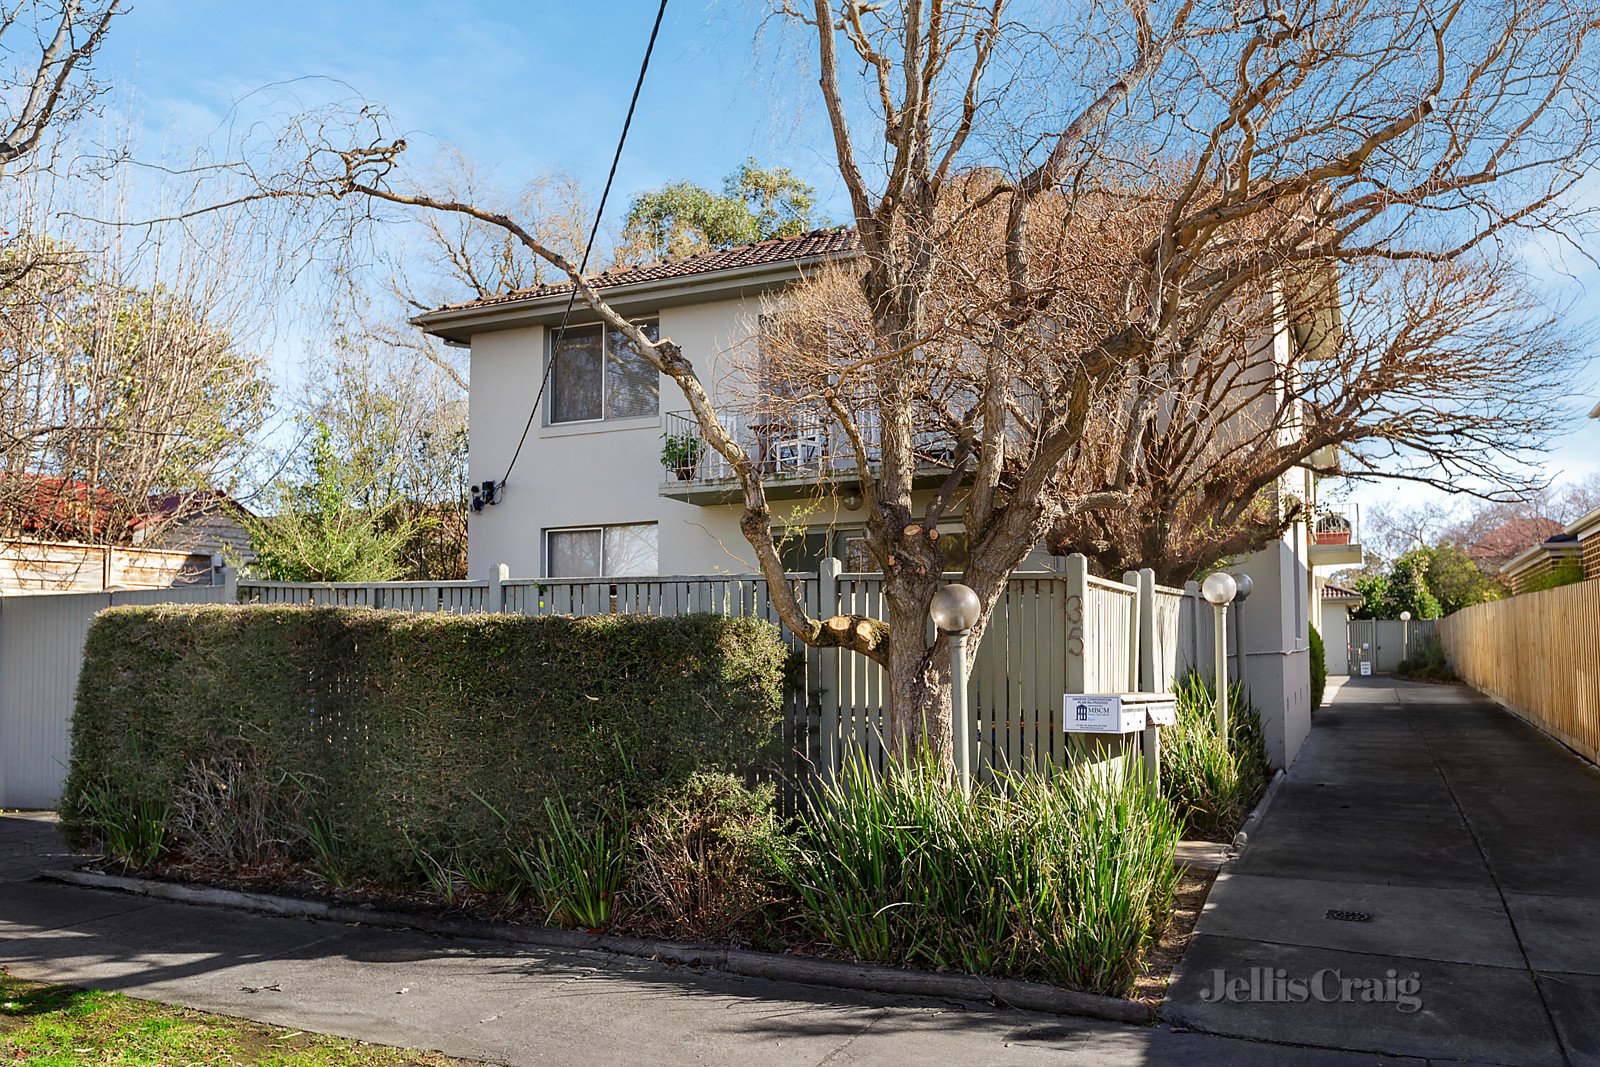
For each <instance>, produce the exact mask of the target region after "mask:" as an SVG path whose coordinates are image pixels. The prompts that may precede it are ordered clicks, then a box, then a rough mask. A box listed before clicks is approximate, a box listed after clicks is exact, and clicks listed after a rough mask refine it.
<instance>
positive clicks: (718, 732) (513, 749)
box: [63, 608, 1265, 1017]
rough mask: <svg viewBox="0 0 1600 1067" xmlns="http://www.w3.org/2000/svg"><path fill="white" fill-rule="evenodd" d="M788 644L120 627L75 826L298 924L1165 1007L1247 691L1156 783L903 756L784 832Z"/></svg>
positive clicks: (1206, 720) (609, 626) (73, 815)
mask: <svg viewBox="0 0 1600 1067" xmlns="http://www.w3.org/2000/svg"><path fill="white" fill-rule="evenodd" d="M784 652H785V650H784V648H783V646H782V644H781V642H780V641H779V640H778V638H777V635H776V631H774V630H773V629H772V628H771V627H767V626H765V625H764V624H752V623H750V622H748V620H744V621H741V620H724V619H720V618H715V617H709V616H698V617H696V616H689V617H680V618H674V619H650V618H644V617H638V616H632V617H630V616H614V617H607V618H604V619H598V620H596V619H564V618H560V617H551V618H536V619H524V618H517V617H495V618H487V619H486V618H476V617H468V618H459V619H455V618H451V617H418V616H406V615H403V614H399V613H384V612H373V611H350V610H338V609H313V610H306V609H238V608H232V609H229V608H191V609H143V610H129V609H119V610H113V611H111V612H109V613H104V614H102V615H101V616H100V617H99V618H98V619H97V621H96V623H95V626H94V628H93V629H92V630H91V633H90V635H89V640H88V643H87V646H86V660H85V666H84V670H83V674H82V680H81V682H80V690H79V703H78V710H77V714H76V716H75V718H74V746H73V765H72V772H71V776H70V780H69V786H68V790H67V795H66V797H65V798H64V802H63V828H64V829H65V830H66V832H67V833H68V835H69V840H71V841H72V843H74V844H76V845H86V846H92V847H93V848H95V849H96V850H97V851H98V852H99V853H100V854H101V855H102V856H104V857H106V858H107V860H108V861H109V865H108V866H107V868H106V869H107V871H116V872H117V873H119V874H126V875H136V876H142V877H153V878H156V879H165V880H168V883H167V884H171V885H175V886H176V885H185V884H187V885H194V884H203V885H211V886H215V887H220V888H222V889H224V890H228V891H241V892H245V893H258V894H270V896H271V898H272V899H273V900H274V901H276V902H277V903H275V904H273V905H272V907H275V908H279V909H281V908H283V907H285V906H286V905H284V904H283V903H282V902H283V901H284V900H285V899H297V900H299V901H302V902H304V904H305V907H306V909H309V910H307V911H306V913H308V914H310V913H314V912H315V913H321V914H324V915H327V916H329V917H338V916H357V917H358V918H359V916H362V915H370V914H372V913H374V912H377V911H382V912H384V913H386V914H392V915H396V916H402V917H403V916H411V917H412V920H411V921H412V922H413V924H417V923H420V924H423V925H425V926H427V925H429V924H431V926H433V927H437V926H438V925H439V924H440V923H446V924H450V923H461V922H473V923H485V922H487V923H491V924H497V925H499V926H503V927H505V929H506V930H510V931H516V932H519V933H518V936H520V937H523V938H541V939H545V941H548V940H549V939H551V938H554V939H555V940H556V942H557V943H561V944H566V943H567V942H568V941H570V940H571V939H572V938H577V939H578V941H579V942H581V943H583V944H589V945H599V946H600V947H606V946H610V948H611V950H615V951H623V950H624V949H623V948H620V947H618V946H624V945H635V946H637V945H641V944H647V945H649V946H652V947H651V948H650V951H649V952H648V953H646V954H667V955H669V956H671V957H673V958H677V957H681V956H683V954H684V953H685V952H689V953H695V952H698V953H700V954H701V955H705V954H708V953H709V954H711V955H713V956H715V957H716V958H718V959H720V960H723V961H725V962H726V961H736V960H744V961H745V962H744V963H742V964H739V965H740V966H747V967H751V968H756V971H755V972H751V973H765V971H766V970H770V969H772V967H773V966H775V965H774V964H772V963H771V961H772V960H773V959H780V960H782V959H787V960H791V961H792V960H804V961H805V963H806V966H807V967H810V968H812V969H813V970H815V969H816V968H822V969H823V970H825V971H828V973H830V974H835V975H844V976H846V977H848V978H849V982H850V983H858V982H860V981H866V980H867V979H863V978H861V977H860V976H861V975H863V974H865V975H871V976H875V977H873V978H871V981H873V982H879V983H882V982H890V984H891V985H894V984H895V983H898V986H897V988H899V987H903V986H904V985H905V983H907V982H922V981H924V979H927V980H932V979H933V978H944V977H949V978H950V980H951V981H952V982H956V983H957V984H960V983H967V985H965V986H963V987H962V988H965V989H967V990H968V991H969V993H970V992H971V991H972V990H982V989H993V988H997V987H998V985H999V984H1002V983H1007V982H1020V983H1022V986H1025V987H1027V988H1028V989H1031V990H1034V992H1031V993H1027V994H1025V995H1026V996H1028V997H1031V998H1032V999H1033V1000H1034V1001H1037V1002H1038V1003H1040V1004H1045V1003H1053V1002H1066V1003H1077V1002H1079V1001H1080V1000H1081V999H1082V998H1083V997H1098V998H1100V999H1101V1000H1104V999H1105V998H1112V1000H1111V1001H1109V1002H1110V1003H1115V1004H1118V1005H1122V1006H1123V1007H1121V1008H1118V1009H1117V1010H1119V1011H1128V1010H1132V1011H1133V1013H1134V1015H1135V1016H1138V1017H1144V1015H1147V1014H1148V1011H1147V1008H1148V1002H1150V1001H1151V1000H1152V999H1154V998H1156V997H1159V990H1160V989H1161V988H1162V987H1163V986H1164V984H1165V980H1166V979H1165V975H1166V973H1167V971H1169V970H1170V965H1171V962H1172V961H1174V960H1175V959H1176V956H1177V955H1178V954H1181V950H1182V945H1183V944H1184V943H1185V942H1186V940H1187V933H1188V929H1189V928H1190V927H1192V923H1193V916H1194V914H1196V913H1197V911H1198V907H1199V904H1200V902H1202V901H1203V899H1204V893H1205V888H1206V886H1207V885H1208V884H1209V878H1207V877H1193V878H1188V879H1185V878H1184V877H1182V876H1181V872H1180V870H1179V869H1178V867H1177V866H1176V865H1175V854H1176V852H1177V848H1178V844H1179V839H1180V837H1181V836H1182V835H1183V834H1184V830H1185V827H1186V826H1187V827H1188V828H1189V831H1190V833H1191V835H1193V836H1211V837H1218V836H1220V838H1221V839H1224V840H1226V839H1229V838H1231V835H1232V833H1233V831H1234V830H1235V829H1236V828H1237V825H1238V823H1239V822H1240V821H1242V819H1243V818H1244V816H1245V815H1246V814H1247V812H1248V810H1249V808H1250V806H1251V805H1252V804H1253V803H1254V801H1255V799H1256V798H1257V797H1258V796H1259V795H1260V790H1261V786H1262V785H1263V784H1264V780H1265V762H1264V755H1263V751H1262V744H1261V741H1260V727H1259V722H1258V719H1257V716H1256V715H1255V714H1254V712H1253V709H1250V708H1249V706H1248V703H1247V702H1246V701H1244V700H1243V695H1242V693H1237V692H1236V694H1235V699H1234V705H1235V708H1236V711H1235V715H1234V717H1233V719H1232V720H1231V722H1232V730H1231V731H1230V734H1231V736H1230V737H1229V739H1228V740H1227V742H1226V743H1224V741H1223V739H1222V738H1221V737H1220V736H1219V735H1218V732H1217V731H1216V729H1215V726H1214V716H1212V715H1211V713H1210V711H1209V708H1210V699H1209V696H1208V694H1207V693H1206V691H1205V688H1204V687H1203V686H1202V685H1200V684H1199V683H1198V682H1195V681H1193V680H1190V681H1189V682H1187V683H1185V685H1183V686H1181V687H1180V689H1179V694H1178V696H1179V701H1178V702H1179V717H1178V723H1177V725H1176V726H1175V727H1174V728H1172V729H1170V730H1169V731H1168V740H1169V744H1168V746H1167V750H1168V752H1169V753H1170V757H1171V758H1170V762H1168V761H1164V767H1163V778H1162V782H1163V787H1162V789H1161V790H1160V791H1157V790H1155V789H1153V788H1151V787H1149V786H1148V785H1147V784H1145V783H1144V782H1143V780H1142V779H1141V777H1140V776H1139V775H1137V774H1132V773H1130V774H1122V773H1119V772H1118V768H1117V766H1116V765H1115V764H1109V763H1108V764H1094V763H1084V764H1078V765H1073V766H1068V767H1064V768H1063V767H1052V768H1044V769H1026V768H1025V769H1023V770H1020V771H1018V772H1017V773H1016V774H1014V775H1010V776H1007V777H1005V778H1004V780H1001V781H997V782H995V783H992V784H990V785H986V786H982V787H978V788H974V789H972V790H971V791H970V792H968V791H966V790H963V789H960V788H957V786H956V785H955V783H954V782H952V780H951V778H950V774H949V768H948V765H947V764H946V763H944V762H941V761H940V760H938V759H937V758H936V757H933V756H932V755H931V754H922V755H912V754H907V755H906V756H904V757H902V758H900V759H897V760H891V761H889V762H888V763H887V764H886V765H884V766H869V765H868V764H867V763H865V762H862V761H860V760H850V761H847V762H846V763H845V765H844V767H843V768H842V769H840V770H839V771H838V772H837V773H835V774H834V775H832V776H831V777H829V778H827V779H821V780H810V781H808V782H805V783H796V789H797V793H798V794H799V795H803V796H804V797H805V798H806V800H805V802H803V803H801V804H800V805H799V809H798V811H796V812H795V813H794V814H793V815H792V816H787V817H783V818H780V816H779V814H778V810H777V806H776V805H775V803H774V795H775V794H774V789H773V787H772V785H771V784H767V785H751V784H750V782H751V772H752V771H754V770H758V769H759V766H760V761H761V760H763V759H765V758H768V757H769V756H770V754H771V751H772V743H773V740H774V738H775V728H776V725H777V722H778V720H779V718H780V715H779V707H778V704H779V700H780V695H781V692H782V684H781V683H782V677H781V676H782V672H783V669H784V662H783V661H784ZM530 679H534V680H535V681H530ZM141 884H145V883H141ZM154 884H162V883H154ZM243 906H251V905H250V904H249V903H248V902H247V903H245V904H244V905H243ZM330 909H332V910H330ZM344 921H349V920H348V919H346V920H344ZM363 921H364V920H363ZM586 938H588V939H592V938H600V939H601V942H594V941H592V940H590V941H585V940H584V939H586ZM602 942H603V944H602ZM685 946H689V947H688V948H686V947H685ZM747 957H748V958H747ZM729 966H732V964H729ZM886 975H892V976H895V977H894V978H893V979H892V981H891V980H890V979H888V978H886V977H885V976H886ZM851 976H854V977H851ZM789 977H793V978H795V979H796V980H802V981H804V980H821V981H824V982H825V984H826V982H831V981H833V980H834V979H808V978H806V977H804V976H801V975H789ZM837 980H839V981H844V979H837ZM852 987H862V986H855V985H853V986H852ZM862 988H883V987H882V986H881V985H876V986H874V985H869V986H864V987H862ZM1019 988H1020V987H1019ZM1041 990H1053V992H1050V993H1044V992H1040V991H1041ZM948 995H951V996H958V997H959V996H960V994H957V993H951V994H948ZM1019 995H1023V994H1019ZM980 999H984V998H980ZM1007 1002H1010V1001H1009V1000H1008V1001H1007ZM1141 1002H1143V1006H1142V1007H1141ZM1130 1004H1131V1005H1134V1008H1133V1009H1129V1008H1128V1007H1127V1006H1128V1005H1130ZM1043 1010H1050V1009H1043ZM1105 1010H1110V1009H1105ZM1094 1013H1096V1014H1104V1011H1103V1010H1102V1011H1099V1012H1094Z"/></svg>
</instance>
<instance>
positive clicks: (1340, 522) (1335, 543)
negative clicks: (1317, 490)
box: [1308, 505, 1366, 567]
mask: <svg viewBox="0 0 1600 1067" xmlns="http://www.w3.org/2000/svg"><path fill="white" fill-rule="evenodd" d="M1350 515H1354V516H1355V521H1353V522H1352V521H1351V519H1350ZM1365 558H1366V557H1365V553H1364V552H1363V551H1362V548H1361V508H1360V505H1352V506H1351V508H1350V510H1349V514H1346V512H1345V511H1342V510H1341V511H1335V510H1331V509H1323V508H1317V509H1316V510H1315V511H1313V512H1312V517H1311V545H1310V549H1309V554H1308V559H1309V562H1310V563H1311V565H1312V566H1313V567H1359V566H1361V564H1362V563H1363V562H1364V561H1365Z"/></svg>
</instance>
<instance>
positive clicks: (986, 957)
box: [775, 760, 1180, 995]
mask: <svg viewBox="0 0 1600 1067" xmlns="http://www.w3.org/2000/svg"><path fill="white" fill-rule="evenodd" d="M818 794H819V795H818V796H817V797H816V798H815V803H813V804H812V805H811V806H810V807H809V808H808V810H807V811H806V813H805V814H803V815H801V816H800V818H799V830H798V834H797V836H796V841H795V849H794V851H793V852H792V853H787V854H781V855H778V856H776V857H775V858H776V859H777V860H778V862H780V863H781V864H782V866H783V869H784V870H785V871H786V872H787V875H788V877H789V878H790V880H791V882H792V884H793V886H794V889H795V891H796V893H797V894H798V896H799V898H800V901H801V921H802V922H803V923H804V924H805V926H806V928H807V931H808V933H809V934H810V935H811V936H812V937H813V938H814V939H817V940H820V941H823V942H825V943H828V944H831V945H832V946H833V947H834V948H835V950H837V951H839V952H842V953H846V954H848V955H850V956H853V957H855V958H857V959H863V960H869V961H874V962H878V963H888V964H899V965H905V964H910V965H913V966H921V967H929V968H950V969H955V970H962V971H967V972H969V973H974V974H991V975H1000V974H1006V975H1014V976H1019V977H1029V978H1039V979H1044V980H1047V981H1052V982H1058V983H1064V984H1067V985H1071V986H1076V987H1078V988H1082V989H1091V990H1095V991H1098V992H1103V993H1109V994H1112V995H1123V994H1126V993H1127V992H1128V991H1129V990H1130V989H1131V988H1132V984H1133V980H1134V978H1135V977H1137V975H1138V973H1139V969H1140V955H1141V953H1142V951H1143V949H1144V947H1145V946H1146V945H1147V944H1148V942H1149V940H1150V938H1151V937H1152V936H1154V935H1155V933H1156V932H1157V931H1158V929H1159V926H1160V923H1161V922H1162V921H1163V919H1164V918H1165V917H1166V915H1167V914H1168V911H1169V909H1170V906H1171V902H1172V894H1173V890H1174V887H1175V885H1176V877H1177V875H1176V871H1175V869H1174V868H1173V865H1172V856H1173V851H1174V849H1175V848H1176V846H1177V841H1178V835H1179V829H1180V828H1179V824H1178V821H1177V820H1176V819H1175V818H1174V817H1173V814H1172V811H1171V809H1170V808H1169V807H1168V806H1167V804H1166V803H1164V802H1163V801H1162V799H1161V798H1160V797H1159V796H1157V795H1156V794H1155V793H1154V792H1153V791H1151V790H1150V789H1148V788H1147V787H1145V786H1144V785H1142V784H1139V783H1138V782H1136V781H1121V780H1117V779H1116V778H1115V776H1111V777H1110V778H1108V777H1107V776H1106V775H1105V774H1104V773H1103V771H1100V770H1097V769H1095V768H1092V767H1087V766H1082V767H1077V768H1073V769H1071V770H1067V771H1063V772H1060V773H1058V774H1055V775H1053V776H1051V777H1049V778H1046V777H1043V776H1041V775H1039V774H1037V773H1027V774H1022V775H1019V776H1017V777H1014V778H1012V779H1009V780H1007V781H1005V782H1003V783H1001V784H1000V787H999V788H996V789H991V788H980V789H977V790H975V791H974V792H973V793H972V795H971V796H966V795H964V794H963V793H962V792H961V791H960V790H959V789H956V788H954V787H953V786H952V785H951V783H950V782H949V781H948V779H947V778H946V777H945V776H944V774H943V773H942V771H941V769H940V768H939V767H938V766H937V765H936V764H935V763H934V762H933V761H931V760H925V761H917V760H910V761H906V762H902V763H894V764H891V765H890V766H889V767H888V768H887V769H886V770H884V771H882V772H876V771H874V770H872V769H870V768H868V767H866V766H864V765H863V764H862V763H860V762H855V763H852V764H850V765H848V766H847V767H846V768H845V769H844V770H843V771H842V772H841V773H840V774H839V776H838V777H837V778H836V779H834V780H833V781H831V782H828V783H825V784H823V785H822V786H820V787H819V790H818Z"/></svg>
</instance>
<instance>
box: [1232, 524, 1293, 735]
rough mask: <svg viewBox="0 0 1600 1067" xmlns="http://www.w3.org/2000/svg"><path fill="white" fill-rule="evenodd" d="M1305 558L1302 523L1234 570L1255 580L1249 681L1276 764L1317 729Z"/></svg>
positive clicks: (1248, 632) (1247, 611) (1249, 607)
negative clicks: (1313, 717) (1313, 724)
mask: <svg viewBox="0 0 1600 1067" xmlns="http://www.w3.org/2000/svg"><path fill="white" fill-rule="evenodd" d="M1305 561H1306V544H1305V525H1304V524H1303V523H1301V524H1297V525H1296V526H1295V527H1294V528H1293V529H1292V530H1291V531H1290V532H1289V533H1287V534H1285V535H1284V537H1283V539H1282V540H1279V541H1275V542H1273V543H1272V544H1270V545H1268V546H1267V547H1266V548H1264V549H1262V550H1261V551H1260V552H1257V553H1256V554H1255V555H1253V556H1250V557H1249V558H1248V559H1246V560H1244V562H1243V563H1242V564H1241V565H1240V566H1238V567H1235V568H1232V569H1233V570H1234V571H1235V572H1240V571H1242V572H1243V573H1245V574H1248V575H1250V578H1251V580H1252V581H1253V582H1254V583H1255V588H1254V589H1253V590H1252V591H1251V593H1250V598H1249V599H1248V600H1247V601H1245V603H1244V605H1243V607H1242V623H1243V625H1242V629H1243V632H1244V633H1243V645H1244V661H1245V667H1244V681H1245V686H1246V687H1247V688H1248V689H1249V690H1250V698H1251V700H1252V701H1253V702H1254V704H1255V706H1256V707H1257V708H1258V709H1259V710H1260V712H1261V726H1262V732H1263V733H1264V734H1265V735H1266V741H1267V756H1268V758H1269V759H1270V760H1271V761H1272V765H1273V766H1275V767H1288V766H1289V765H1290V764H1292V763H1294V759H1295V756H1297V755H1298V754H1299V752H1300V746H1301V744H1302V743H1304V741H1305V739H1306V734H1308V733H1310V731H1311V653H1310V647H1311V646H1310V641H1309V638H1308V634H1307V630H1306V623H1307V622H1308V617H1307V614H1308V612H1307V604H1306V589H1307V580H1308V577H1309V571H1308V570H1307V568H1306V562H1305ZM1234 610H1241V609H1234ZM1230 629H1231V628H1230Z"/></svg>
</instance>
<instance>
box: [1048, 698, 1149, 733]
mask: <svg viewBox="0 0 1600 1067" xmlns="http://www.w3.org/2000/svg"><path fill="white" fill-rule="evenodd" d="M1061 725H1062V727H1063V728H1064V729H1065V730H1066V732H1067V733H1069V734H1131V733H1137V732H1138V731H1140V730H1143V729H1144V727H1145V708H1144V706H1143V705H1142V704H1135V705H1132V706H1129V705H1126V704H1124V703H1123V700H1122V698H1121V697H1120V696H1113V695H1108V694H1105V693H1068V694H1067V695H1066V697H1065V698H1064V699H1063V703H1062V715H1061Z"/></svg>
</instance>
